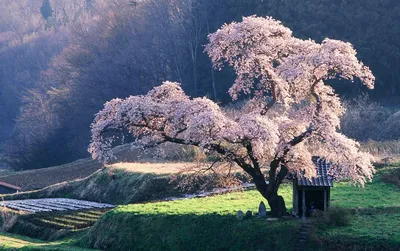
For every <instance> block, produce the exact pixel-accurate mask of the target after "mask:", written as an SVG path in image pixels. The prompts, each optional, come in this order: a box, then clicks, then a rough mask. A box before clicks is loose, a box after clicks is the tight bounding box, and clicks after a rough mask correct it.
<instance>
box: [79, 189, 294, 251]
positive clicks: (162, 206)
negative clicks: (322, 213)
mask: <svg viewBox="0 0 400 251" xmlns="http://www.w3.org/2000/svg"><path fill="white" fill-rule="evenodd" d="M281 195H283V196H284V197H285V198H287V199H288V200H290V198H291V186H289V185H284V186H283V188H282V190H281ZM260 200H262V197H261V196H260V195H259V194H258V192H257V191H247V192H244V193H240V192H235V193H230V194H225V195H218V196H214V197H208V198H201V199H191V200H181V201H172V202H158V203H146V204H132V205H127V206H120V207H118V208H117V209H115V210H113V211H110V212H108V213H107V214H105V215H104V216H103V217H102V218H101V219H100V221H99V222H97V223H96V224H95V226H94V227H93V228H92V229H91V230H90V231H89V232H88V234H87V235H86V236H85V237H84V239H83V240H82V242H81V243H82V244H83V245H86V246H90V247H96V248H100V249H106V250H133V249H135V250H182V249H185V250H258V249H264V248H268V249H269V250H292V247H293V246H294V244H295V243H294V242H295V241H296V237H297V230H298V229H299V227H300V223H299V222H298V221H293V220H289V219H286V220H280V221H267V220H266V219H265V218H257V217H255V216H253V217H251V218H249V219H244V220H238V219H237V215H236V214H237V210H239V209H240V210H243V211H247V210H251V211H252V212H257V208H258V204H259V203H260ZM264 202H265V201H264ZM267 236H268V237H269V238H266V237H267Z"/></svg>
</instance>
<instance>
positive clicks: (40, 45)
mask: <svg viewBox="0 0 400 251" xmlns="http://www.w3.org/2000/svg"><path fill="white" fill-rule="evenodd" d="M3 2H4V4H3V3H2V4H1V6H0V162H2V163H4V165H8V166H11V167H12V168H14V169H17V170H21V169H33V168H42V167H48V166H52V165H57V164H62V163H66V162H70V161H73V160H76V159H78V158H83V157H88V156H89V154H88V153H87V146H88V144H89V141H90V124H91V122H92V121H93V118H94V115H95V113H96V112H98V111H99V110H100V109H101V108H102V106H103V104H104V102H106V101H108V100H110V99H112V98H115V97H127V96H129V95H138V94H144V93H146V92H147V91H148V90H149V89H151V88H152V87H154V86H157V85H159V84H160V83H161V82H162V81H164V80H171V81H177V82H180V83H182V87H183V88H184V90H185V91H186V92H187V93H189V94H190V95H191V96H193V97H195V96H208V97H210V98H211V99H213V100H215V101H218V102H220V103H221V104H223V105H229V103H230V102H231V99H230V97H229V96H228V94H227V90H228V88H229V87H230V86H231V84H232V82H233V80H234V77H235V76H234V75H233V71H232V70H230V69H229V68H224V70H222V71H218V70H215V69H213V68H212V66H211V62H210V60H209V58H208V56H207V55H206V54H205V53H204V45H205V44H207V42H208V40H207V35H208V34H209V33H212V32H214V31H216V30H217V29H218V28H219V27H221V25H222V24H224V23H228V22H231V21H233V20H237V21H239V20H241V18H242V17H243V16H249V15H258V16H272V17H274V18H275V19H278V20H281V21H282V22H283V24H284V25H285V26H287V27H289V28H290V29H291V30H293V31H294V33H295V35H296V36H299V37H301V38H311V39H313V40H316V41H322V40H323V39H324V38H326V37H329V38H333V39H340V40H344V41H348V42H351V43H352V44H353V45H354V47H355V48H356V50H357V51H358V54H359V58H360V59H361V60H362V61H363V62H364V63H365V64H366V65H368V66H370V68H371V70H372V71H373V73H374V74H375V76H376V87H375V89H374V90H372V91H367V90H366V89H364V88H363V87H362V86H361V84H355V85H346V84H344V83H343V82H342V81H340V82H333V83H331V84H332V85H333V86H334V87H335V88H336V90H337V91H338V93H339V94H340V95H341V97H343V99H345V100H347V101H346V102H347V104H348V108H349V112H348V114H346V115H345V117H344V121H343V131H344V133H346V134H347V135H349V136H351V137H354V138H356V139H358V140H360V141H367V140H370V139H372V140H397V139H399V138H400V130H399V129H397V128H399V126H397V125H400V115H399V114H397V109H396V107H399V106H400V102H399V101H400V99H399V97H400V42H399V41H400V2H399V1H398V0H351V1H350V0H303V1H298V0H137V1H133V0H129V1H128V0H112V1H106V0H70V1H63V0H37V1H30V0H3ZM11 13H12V14H11ZM366 95H368V97H367V96H366ZM354 99H355V100H354ZM382 125H386V126H382ZM1 165H2V164H0V166H1Z"/></svg>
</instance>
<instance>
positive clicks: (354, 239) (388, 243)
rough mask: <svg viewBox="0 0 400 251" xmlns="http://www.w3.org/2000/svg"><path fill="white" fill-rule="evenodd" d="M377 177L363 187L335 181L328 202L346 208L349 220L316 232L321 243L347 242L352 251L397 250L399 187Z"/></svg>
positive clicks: (341, 245)
mask: <svg viewBox="0 0 400 251" xmlns="http://www.w3.org/2000/svg"><path fill="white" fill-rule="evenodd" d="M381 178H382V176H381V173H380V174H378V175H377V176H376V178H375V179H374V181H373V182H372V183H369V184H367V185H366V186H365V188H357V187H354V186H349V185H348V184H347V183H339V184H336V186H335V188H334V189H333V190H332V194H331V198H332V200H331V204H332V205H333V206H340V207H344V208H348V209H350V210H351V211H352V212H353V214H352V220H351V223H350V225H349V226H346V227H333V228H329V229H326V230H322V231H321V232H319V233H318V235H319V236H320V237H321V240H322V242H325V245H326V243H329V245H331V246H334V245H336V248H339V249H340V248H344V247H348V246H349V245H350V244H351V245H352V246H354V250H378V249H384V250H400V231H399V226H400V189H399V188H398V187H396V186H395V185H393V184H386V183H384V182H382V181H381ZM357 246H359V247H358V248H359V249H357Z"/></svg>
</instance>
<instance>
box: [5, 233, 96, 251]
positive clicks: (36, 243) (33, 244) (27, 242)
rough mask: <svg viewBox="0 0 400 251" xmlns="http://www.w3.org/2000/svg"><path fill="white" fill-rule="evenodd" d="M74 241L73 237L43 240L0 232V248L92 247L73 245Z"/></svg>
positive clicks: (66, 250)
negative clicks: (54, 240)
mask: <svg viewBox="0 0 400 251" xmlns="http://www.w3.org/2000/svg"><path fill="white" fill-rule="evenodd" d="M74 242H75V240H74V239H66V240H62V241H56V242H45V241H40V240H36V239H32V238H28V237H24V236H21V235H15V234H7V233H0V250H10V251H11V250H30V251H43V250H46V251H93V249H86V248H80V247H77V246H73V245H72V244H74Z"/></svg>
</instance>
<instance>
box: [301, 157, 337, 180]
mask: <svg viewBox="0 0 400 251" xmlns="http://www.w3.org/2000/svg"><path fill="white" fill-rule="evenodd" d="M312 160H313V162H314V164H315V168H316V169H317V177H315V178H314V177H313V178H311V180H309V179H308V178H306V177H304V176H301V177H300V178H298V179H297V182H298V183H297V184H298V185H299V186H311V187H333V178H332V177H331V176H330V175H328V169H329V167H330V164H329V163H328V162H327V161H326V160H325V159H321V158H319V157H313V159H312Z"/></svg>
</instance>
